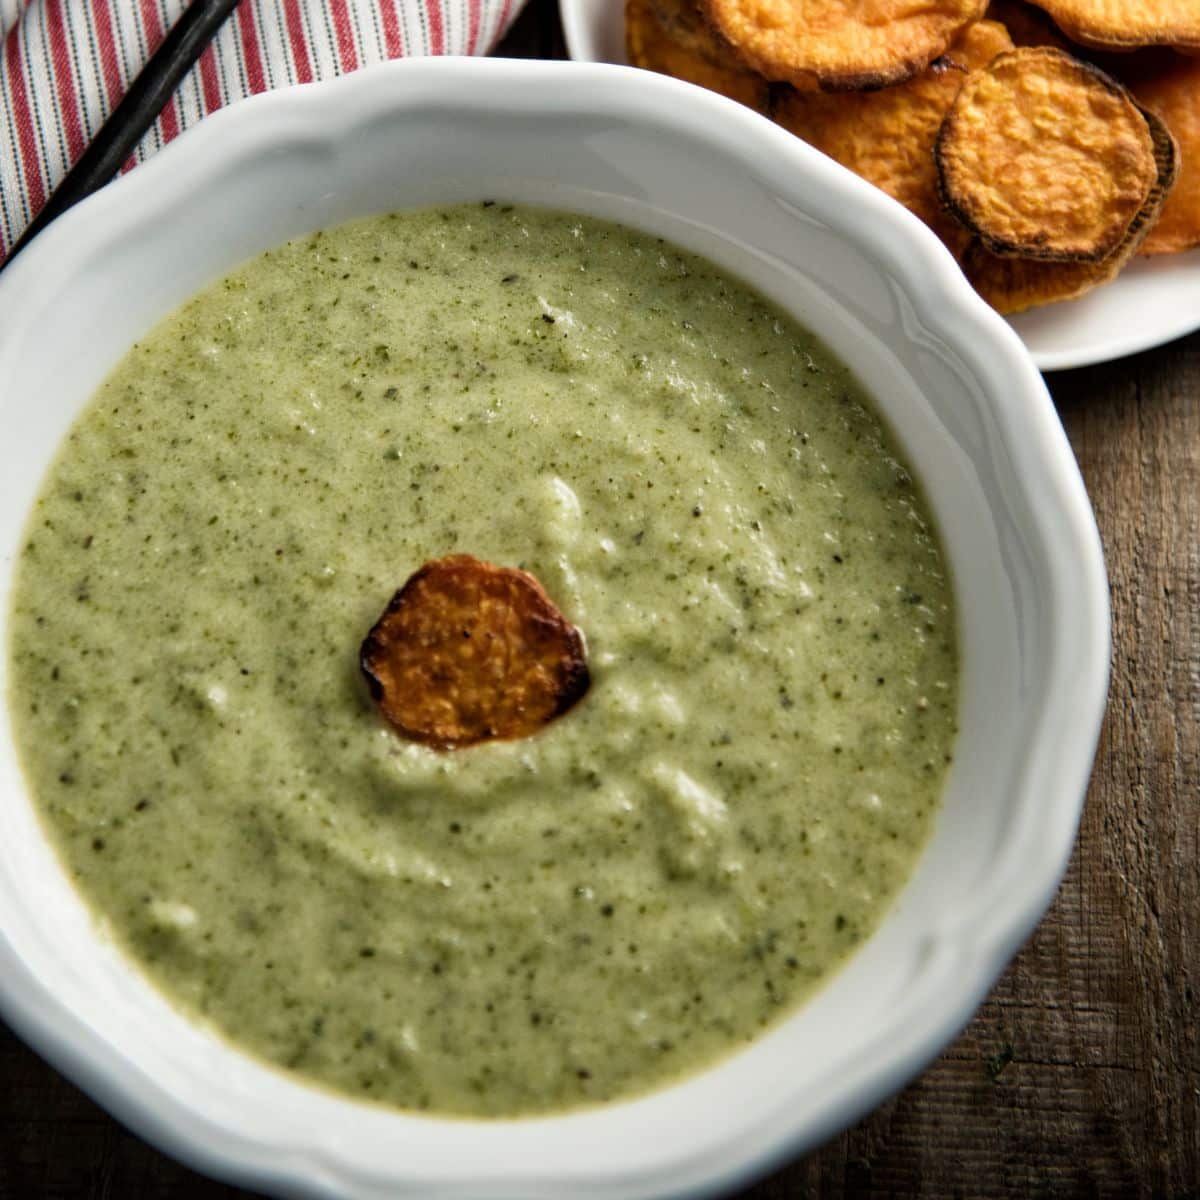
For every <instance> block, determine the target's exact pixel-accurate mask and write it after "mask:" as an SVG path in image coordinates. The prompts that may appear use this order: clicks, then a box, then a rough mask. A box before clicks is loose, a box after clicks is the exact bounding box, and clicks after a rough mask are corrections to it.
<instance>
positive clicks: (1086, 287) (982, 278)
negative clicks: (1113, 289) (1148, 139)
mask: <svg viewBox="0 0 1200 1200" xmlns="http://www.w3.org/2000/svg"><path fill="white" fill-rule="evenodd" d="M1143 115H1144V117H1145V119H1146V123H1147V125H1148V127H1149V129H1150V133H1151V136H1152V138H1153V140H1154V155H1155V162H1156V164H1157V168H1158V179H1157V181H1156V183H1155V184H1154V186H1153V188H1151V190H1150V196H1149V197H1148V199H1147V201H1146V203H1145V205H1143V207H1142V209H1141V211H1140V212H1139V213H1138V215H1137V216H1136V217H1135V218H1134V220H1133V222H1132V224H1131V225H1130V227H1129V229H1128V230H1127V231H1126V234H1125V240H1124V241H1123V242H1122V243H1121V245H1120V246H1118V247H1117V249H1116V250H1115V251H1114V252H1113V253H1112V254H1111V255H1109V257H1108V258H1106V259H1104V260H1103V261H1102V262H1038V261H1035V260H1033V259H1025V258H1001V257H1000V256H999V255H997V254H992V253H991V252H990V251H989V250H988V249H987V248H986V247H985V246H984V245H983V244H982V243H981V242H980V241H979V240H978V239H976V240H975V241H974V242H973V243H972V244H971V246H970V247H969V248H968V250H967V252H966V254H965V255H964V256H963V262H962V266H963V271H964V272H965V274H966V276H967V278H968V279H969V280H970V281H971V284H972V285H973V286H974V288H975V290H976V291H977V292H978V293H979V294H980V295H981V296H982V297H983V298H984V299H985V300H986V301H987V302H988V303H989V304H990V305H991V306H992V307H993V308H994V309H996V310H997V311H998V312H1002V313H1006V314H1012V313H1018V312H1023V311H1024V310H1026V309H1029V308H1036V307H1038V306H1039V305H1043V304H1053V303H1055V302H1057V301H1059V300H1074V299H1076V298H1077V297H1079V296H1082V295H1083V294H1084V293H1085V292H1090V291H1091V290H1092V289H1093V288H1095V287H1099V286H1100V284H1102V283H1108V282H1110V281H1111V280H1113V279H1115V278H1116V276H1117V275H1118V273H1119V272H1120V271H1121V268H1122V267H1124V266H1125V265H1126V264H1127V263H1128V262H1129V260H1130V259H1131V258H1132V257H1133V256H1134V255H1135V254H1136V253H1137V252H1138V249H1139V247H1140V246H1141V245H1142V243H1143V242H1144V241H1145V239H1146V235H1147V234H1148V233H1149V232H1150V229H1151V228H1152V226H1153V225H1154V222H1155V221H1156V220H1157V219H1158V216H1159V214H1160V213H1161V212H1162V209H1163V204H1164V202H1165V200H1166V198H1167V195H1168V194H1169V193H1170V190H1171V185H1172V184H1173V183H1174V182H1175V176H1176V172H1177V170H1178V162H1179V158H1178V154H1177V153H1176V150H1175V143H1174V141H1173V140H1172V138H1171V135H1170V134H1169V133H1168V132H1167V127H1166V126H1165V125H1164V124H1163V123H1162V121H1160V120H1159V118H1158V117H1157V116H1155V115H1154V114H1153V113H1152V112H1149V111H1146V112H1144V113H1143Z"/></svg>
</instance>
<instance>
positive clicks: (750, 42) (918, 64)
mask: <svg viewBox="0 0 1200 1200" xmlns="http://www.w3.org/2000/svg"><path fill="white" fill-rule="evenodd" d="M704 5H705V11H706V12H707V13H708V16H709V19H710V20H711V21H712V23H713V25H714V26H715V27H716V29H717V31H718V32H719V33H721V34H722V36H724V37H725V39H726V40H727V41H729V42H730V43H731V44H732V45H733V47H734V48H735V49H736V51H737V52H738V54H739V55H740V56H741V58H742V59H743V60H744V61H745V62H746V63H747V64H748V65H749V66H751V67H753V68H754V69H755V70H756V71H758V72H759V73H760V74H762V75H763V76H765V77H766V78H767V79H771V80H774V81H776V82H779V83H790V84H792V85H793V86H794V87H797V88H801V89H803V90H807V91H814V90H817V89H822V90H825V91H857V90H860V89H864V88H880V87H887V86H889V85H891V84H896V83H902V82H903V81H904V80H906V79H911V78H912V77H913V76H914V75H917V74H919V73H920V72H921V71H923V70H925V68H926V67H927V66H929V64H930V63H931V62H933V60H934V59H935V58H937V57H938V56H939V55H941V54H943V53H945V51H946V49H947V48H948V47H949V45H950V43H951V42H953V41H954V39H955V38H956V37H957V36H958V34H959V33H961V32H962V30H963V29H965V28H966V27H967V26H968V25H970V24H972V23H973V22H975V21H977V20H979V18H980V17H982V16H983V11H984V9H985V8H986V7H987V0H704Z"/></svg>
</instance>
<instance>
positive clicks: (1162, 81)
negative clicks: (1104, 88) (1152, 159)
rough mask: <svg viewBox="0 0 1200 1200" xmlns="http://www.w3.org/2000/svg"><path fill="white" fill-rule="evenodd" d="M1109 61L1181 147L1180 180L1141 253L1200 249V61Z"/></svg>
mask: <svg viewBox="0 0 1200 1200" xmlns="http://www.w3.org/2000/svg"><path fill="white" fill-rule="evenodd" d="M1111 58H1112V63H1111V66H1112V71H1113V74H1114V75H1116V76H1117V78H1118V79H1120V80H1121V82H1122V83H1124V84H1126V85H1127V86H1128V88H1129V90H1130V91H1131V92H1132V93H1133V95H1134V98H1135V99H1136V100H1137V102H1138V103H1139V104H1141V105H1142V106H1143V107H1144V108H1148V109H1150V110H1151V111H1152V112H1154V113H1157V114H1158V116H1159V117H1161V118H1162V120H1163V122H1164V123H1165V124H1166V126H1167V128H1168V129H1169V130H1170V131H1171V135H1172V136H1173V137H1174V138H1175V141H1176V143H1177V144H1178V146H1179V178H1178V179H1177V180H1176V181H1175V186H1174V187H1173V188H1172V189H1171V194H1170V195H1169V196H1168V197H1167V202H1166V204H1164V205H1163V210H1162V216H1160V217H1159V218H1158V224H1156V225H1155V226H1154V228H1153V229H1152V230H1151V231H1150V236H1149V237H1147V238H1146V240H1145V241H1144V242H1143V243H1142V246H1141V249H1140V250H1139V251H1138V253H1139V254H1176V253H1178V252H1179V251H1181V250H1190V249H1192V248H1193V247H1195V246H1200V58H1191V57H1187V56H1185V55H1182V54H1174V53H1172V52H1171V51H1170V50H1148V51H1142V52H1140V53H1137V54H1126V55H1121V56H1119V58H1118V56H1117V55H1115V54H1114V55H1112V56H1111ZM1108 65H1109V64H1108V63H1107V62H1106V63H1105V66H1106V67H1107V66H1108Z"/></svg>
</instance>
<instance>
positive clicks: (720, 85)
mask: <svg viewBox="0 0 1200 1200" xmlns="http://www.w3.org/2000/svg"><path fill="white" fill-rule="evenodd" d="M625 49H626V53H627V54H628V57H629V61H630V63H631V64H632V65H633V66H635V67H642V68H643V69H645V70H647V71H657V72H658V73H659V74H660V75H670V76H672V77H673V78H675V79H682V80H684V81H685V82H686V83H694V84H696V85H697V86H699V87H702V88H707V89H708V90H709V91H710V92H718V93H720V95H722V96H728V97H729V98H730V99H731V100H737V101H738V102H739V103H740V104H744V105H746V106H747V107H748V108H753V109H754V110H755V111H756V112H765V111H766V106H767V82H766V80H765V79H763V78H762V77H761V76H759V75H755V74H754V72H753V71H749V70H747V69H746V68H745V67H744V66H743V65H742V64H741V63H740V62H739V61H738V60H737V58H736V56H735V55H734V54H733V52H732V50H731V49H730V48H729V47H728V46H727V45H725V44H724V43H723V42H722V41H721V39H720V38H719V37H718V36H717V34H715V33H714V32H713V30H712V29H711V28H709V26H708V24H707V22H706V21H705V19H704V16H703V14H702V13H701V12H700V10H699V8H698V7H697V6H696V5H695V4H694V3H693V4H689V3H688V0H626V3H625Z"/></svg>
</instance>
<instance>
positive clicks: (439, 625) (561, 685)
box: [359, 554, 590, 750]
mask: <svg viewBox="0 0 1200 1200" xmlns="http://www.w3.org/2000/svg"><path fill="white" fill-rule="evenodd" d="M359 661H360V663H361V666H362V670H363V674H364V675H365V676H366V679H367V683H368V685H369V686H370V689H371V694H372V695H373V696H374V698H375V700H376V702H377V703H378V705H379V708H380V711H381V712H382V713H383V715H384V716H385V717H386V718H387V720H388V721H389V722H390V723H391V725H392V726H393V727H394V728H395V729H396V730H397V732H399V733H401V734H403V735H404V736H405V737H406V738H409V739H411V740H412V741H416V742H424V743H426V744H427V745H430V746H434V747H437V748H438V749H443V750H449V749H454V748H456V747H459V746H469V745H472V744H473V743H475V742H482V741H487V740H490V739H492V738H518V737H526V736H528V735H529V734H532V733H536V732H537V731H538V730H539V729H541V728H542V726H543V725H545V724H547V723H548V722H549V721H551V720H553V719H554V718H555V717H556V716H558V715H559V714H560V713H564V712H566V711H567V709H569V708H570V707H571V706H572V705H573V704H575V702H576V701H577V700H579V699H580V697H581V696H583V694H584V693H585V692H586V691H587V689H588V684H589V682H590V678H589V675H588V669H587V661H586V659H585V656H584V644H583V635H582V634H581V633H580V632H579V630H578V629H576V628H575V626H574V625H572V624H570V623H569V622H568V621H567V620H566V618H565V617H564V616H563V615H562V613H560V612H559V611H558V609H557V608H556V607H555V606H554V602H553V601H552V600H551V599H550V597H549V596H547V595H546V592H545V589H544V588H543V587H542V585H541V584H540V583H538V581H537V580H536V579H535V578H534V577H533V576H532V575H530V574H528V573H527V572H525V571H518V570H516V569H514V568H512V567H498V566H495V565H494V564H492V563H487V562H481V561H480V560H479V559H477V558H472V557H471V556H470V555H469V554H453V555H450V556H449V557H448V558H439V559H434V560H433V561H432V562H427V563H426V564H425V565H424V566H423V567H421V568H420V570H418V571H417V572H416V573H415V574H413V575H412V576H410V577H409V579H408V582H407V583H405V585H404V586H403V587H402V588H401V589H400V590H399V591H398V592H397V593H396V594H395V595H394V596H393V597H392V600H391V603H390V604H388V606H387V608H386V609H385V611H384V613H383V616H382V617H380V618H379V621H378V622H377V623H376V625H375V627H374V628H373V629H372V630H371V632H370V633H369V634H367V637H366V640H365V641H364V642H363V644H362V649H361V651H360V660H359Z"/></svg>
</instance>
